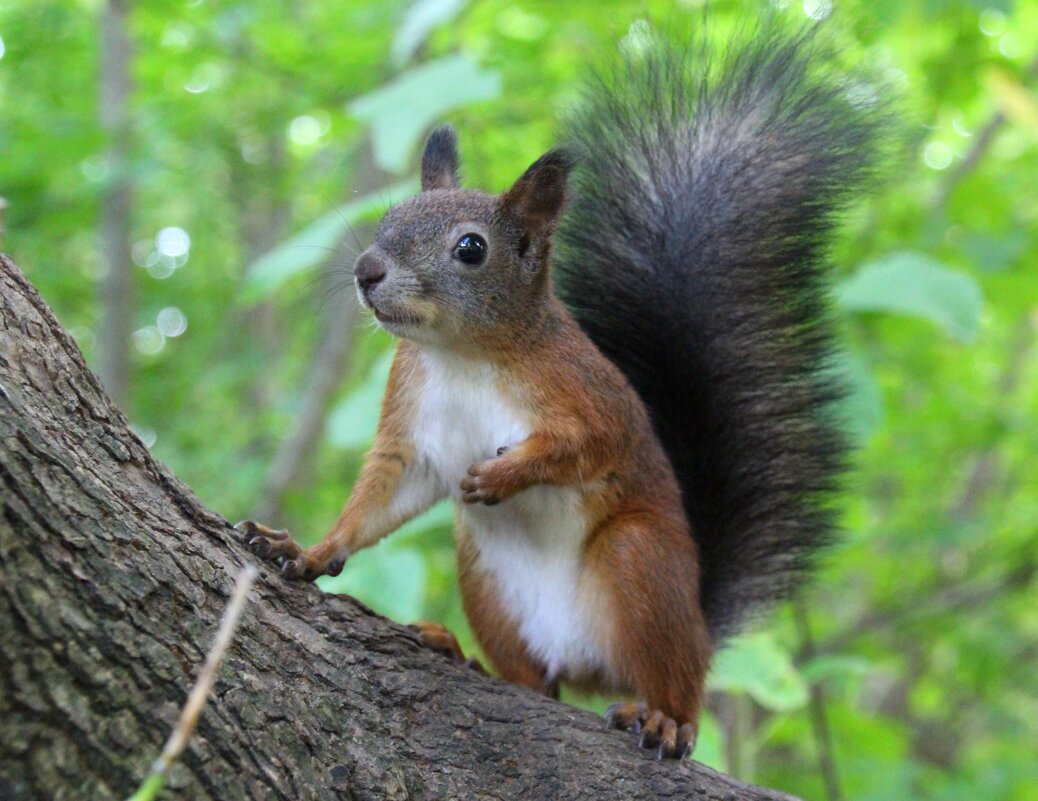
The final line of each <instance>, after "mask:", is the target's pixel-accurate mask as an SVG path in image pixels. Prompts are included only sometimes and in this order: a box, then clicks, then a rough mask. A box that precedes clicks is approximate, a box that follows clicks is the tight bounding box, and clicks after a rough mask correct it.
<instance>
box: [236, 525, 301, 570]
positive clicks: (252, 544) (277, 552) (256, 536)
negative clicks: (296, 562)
mask: <svg viewBox="0 0 1038 801" xmlns="http://www.w3.org/2000/svg"><path fill="white" fill-rule="evenodd" d="M234 527H235V529H237V530H238V531H240V532H241V533H242V541H244V543H245V545H246V547H248V549H249V550H250V551H252V552H253V553H254V554H256V556H258V557H260V558H261V559H271V560H273V559H277V558H278V557H282V556H283V557H285V558H288V559H293V558H295V557H296V556H298V555H299V554H300V552H301V549H300V547H299V546H298V545H296V543H295V541H294V540H293V539H292V537H291V535H290V534H289V533H288V532H287V531H285V530H284V529H273V528H270V527H269V526H264V525H263V524H261V523H254V522H252V521H251V520H242V521H241V522H240V523H237V524H236V525H235V526H234Z"/></svg>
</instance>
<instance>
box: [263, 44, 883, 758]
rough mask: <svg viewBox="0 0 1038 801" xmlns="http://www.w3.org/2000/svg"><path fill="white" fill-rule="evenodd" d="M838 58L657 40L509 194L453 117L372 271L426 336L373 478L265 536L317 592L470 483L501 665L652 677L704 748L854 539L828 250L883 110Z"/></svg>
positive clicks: (525, 671)
mask: <svg viewBox="0 0 1038 801" xmlns="http://www.w3.org/2000/svg"><path fill="white" fill-rule="evenodd" d="M823 49H824V48H822V47H821V46H820V45H819V43H818V41H817V39H816V37H815V35H814V34H813V33H812V32H811V31H802V32H799V33H793V34H786V33H781V32H779V31H777V30H773V31H767V30H763V31H762V30H758V31H756V33H755V34H754V36H753V37H752V39H750V40H748V41H737V42H735V43H734V44H733V45H732V46H730V47H729V48H728V49H727V50H726V51H725V54H724V55H723V56H722V57H720V58H718V59H714V58H713V57H712V56H710V55H709V54H708V53H707V48H706V47H705V45H701V44H699V45H688V44H685V45H673V44H668V43H667V42H665V41H663V40H662V39H655V40H653V41H651V42H650V43H649V44H648V45H647V46H646V47H645V48H643V49H640V50H639V51H638V52H634V53H628V54H627V55H626V56H623V57H622V62H621V63H620V65H619V66H617V67H616V68H615V69H614V72H613V74H611V75H607V76H600V77H598V78H597V79H593V80H592V81H591V82H590V84H589V88H588V89H587V91H586V92H585V96H584V100H583V103H582V105H581V106H580V107H579V109H578V110H577V111H576V112H575V113H574V114H573V115H572V116H571V119H570V120H569V123H568V128H567V131H568V133H567V136H566V146H565V148H564V149H558V150H551V151H549V152H547V153H545V154H544V155H543V156H541V157H540V158H539V159H537V161H535V162H534V163H533V164H532V165H531V166H530V167H529V169H527V170H526V172H525V173H523V175H522V176H521V177H520V178H519V179H518V180H517V181H516V182H515V184H514V185H513V186H512V187H511V188H510V189H508V190H507V191H506V192H504V193H503V194H501V195H493V194H486V193H484V192H479V191H475V190H471V189H462V188H460V185H459V179H458V167H459V163H458V152H457V145H456V137H455V134H454V131H453V129H452V128H450V127H442V128H439V129H437V130H436V131H434V132H433V133H432V135H431V136H430V137H429V139H428V142H427V144H426V146H425V151H424V155H423V158H422V166H421V190H422V191H421V193H420V194H419V195H417V196H416V197H414V198H412V199H410V200H407V201H405V202H403V203H401V204H400V205H398V206H396V207H395V208H393V209H391V210H390V211H389V212H388V213H387V214H386V215H385V218H384V219H383V220H382V222H381V224H380V225H379V227H378V230H377V233H376V234H375V238H374V242H373V244H372V245H371V246H370V247H369V248H368V249H367V250H365V251H364V252H363V253H362V254H361V255H360V257H359V258H358V259H357V262H356V266H355V270H354V272H355V277H356V284H357V290H358V293H359V296H360V299H361V302H362V303H363V304H364V305H365V306H366V307H368V308H369V309H371V311H372V312H373V313H374V316H375V318H376V319H377V320H378V322H379V324H381V325H382V327H383V328H385V329H386V330H387V331H389V332H390V333H392V334H394V335H395V336H397V337H398V338H399V340H400V341H399V344H398V346H397V351H396V357H395V359H394V362H393V367H392V371H391V373H390V377H389V383H388V386H387V388H386V394H385V400H384V403H383V407H382V416H381V421H380V423H379V426H378V432H377V435H376V437H375V442H374V445H373V447H372V449H371V451H370V453H369V454H368V456H367V459H366V461H365V463H364V467H363V469H362V471H361V475H360V478H359V479H358V480H357V483H356V485H355V487H354V488H353V493H352V495H351V496H350V498H349V500H348V502H347V503H346V506H345V508H344V510H343V512H342V514H341V515H340V517H339V519H338V520H337V522H336V523H335V525H334V527H333V528H332V530H331V532H330V533H329V534H328V535H327V536H326V537H325V538H324V540H322V541H321V542H320V543H318V544H317V545H314V546H312V547H309V548H301V547H300V546H298V545H297V544H296V543H295V541H294V540H293V539H292V538H291V537H290V536H289V535H288V534H287V533H286V532H283V531H274V530H272V529H269V528H267V527H265V526H260V525H258V524H255V523H246V524H243V528H244V531H245V538H246V541H247V542H248V544H249V545H250V547H251V548H252V549H253V550H254V551H255V552H256V553H258V554H260V555H261V556H263V557H265V558H269V559H273V560H278V561H280V562H281V565H282V568H281V569H282V573H283V574H284V576H285V577H286V578H288V579H294V580H301V581H311V580H313V579H314V578H316V577H318V576H320V575H323V574H331V575H335V574H337V573H338V572H339V571H341V570H342V569H343V564H344V561H345V560H346V558H347V557H348V556H349V555H350V554H352V553H355V552H357V551H358V550H360V549H362V548H366V547H368V546H370V545H374V544H375V543H376V542H378V541H379V540H380V539H381V538H382V537H384V536H386V535H387V534H389V533H391V532H392V531H394V530H395V529H396V528H398V527H399V526H400V525H401V524H403V523H404V522H406V521H407V520H409V519H410V518H412V517H414V516H416V515H418V514H419V513H421V512H422V511H424V510H425V509H427V508H428V507H429V506H430V505H431V504H433V503H435V502H436V501H437V500H440V499H442V498H450V499H451V500H452V501H453V502H454V504H455V506H456V509H457V515H456V536H457V558H458V581H459V585H460V588H461V596H462V601H463V604H464V608H465V612H466V614H467V616H468V619H469V621H470V622H471V624H472V630H473V632H474V634H475V636H476V638H477V640H478V641H479V644H480V646H481V647H482V650H483V652H484V653H485V655H486V657H487V658H488V659H489V660H490V662H491V663H492V664H493V666H494V668H495V669H496V670H497V671H498V672H499V673H500V675H501V676H503V677H504V678H505V679H508V680H510V681H512V682H515V683H517V684H520V685H523V686H526V687H530V688H533V689H535V690H537V691H540V692H544V693H549V694H553V695H554V694H556V693H557V688H558V685H559V683H560V682H565V683H569V684H572V685H576V686H577V687H581V688H593V689H598V690H604V691H610V692H634V693H637V695H638V697H639V698H640V699H643V700H644V703H628V704H621V705H618V706H616V707H613V708H612V709H611V710H610V712H609V713H608V719H609V722H610V723H611V724H612V725H613V726H616V727H619V728H625V729H631V730H634V731H636V732H639V733H640V735H641V738H640V744H641V745H643V746H645V747H652V748H654V749H656V752H657V755H658V756H660V757H679V758H680V757H682V756H684V755H685V754H687V753H689V752H690V751H691V749H692V748H693V747H694V743H695V739H696V731H697V729H696V727H697V721H698V718H699V714H700V711H701V709H702V705H703V696H704V682H705V678H706V674H707V669H708V667H709V664H710V660H711V656H712V654H713V653H714V651H715V650H716V649H717V648H718V647H719V645H720V644H721V643H722V642H723V640H724V638H725V637H726V636H728V635H729V634H731V633H732V632H733V631H735V630H736V629H737V627H738V626H739V625H740V624H742V623H743V622H745V620H746V619H747V618H748V617H749V616H751V615H752V614H754V613H756V612H758V611H759V610H760V609H763V608H765V607H766V606H767V605H768V604H771V603H773V602H774V601H776V600H777V599H779V598H782V597H785V596H786V595H787V594H788V593H789V592H790V591H791V590H792V589H793V588H795V587H796V585H797V583H798V581H799V580H800V579H801V577H802V576H803V574H804V572H805V569H806V568H807V567H808V566H809V564H810V557H811V555H812V553H814V552H815V551H816V550H817V549H818V548H819V547H820V546H822V545H824V544H825V543H826V542H827V541H829V540H830V539H831V536H832V532H833V528H834V526H833V519H832V512H831V509H830V506H831V504H830V503H829V500H830V496H831V493H832V490H833V487H834V480H835V478H836V477H837V476H838V474H839V470H840V468H841V463H842V459H843V454H844V447H843V444H842V440H841V436H840V433H839V426H838V425H837V423H836V421H835V418H834V414H833V412H834V405H833V404H834V401H835V400H836V399H837V397H838V394H839V393H838V390H837V389H836V388H835V384H834V380H833V377H832V375H831V373H827V372H826V370H825V369H823V368H825V367H826V366H827V365H828V364H829V357H830V356H831V352H832V336H831V334H830V332H829V329H828V325H827V322H826V320H827V313H828V312H827V307H826V303H825V273H826V270H825V268H826V262H825V252H824V251H825V240H826V239H827V237H828V235H829V234H830V233H831V230H832V228H833V224H834V220H833V217H834V213H835V212H836V211H838V210H839V209H840V208H841V207H842V206H843V205H845V204H846V202H848V201H849V200H850V199H852V197H853V196H854V195H855V194H856V193H857V191H858V190H859V189H860V188H861V186H862V185H863V182H864V180H865V179H866V178H867V177H868V175H869V174H870V171H871V169H872V167H871V165H872V163H873V162H874V160H875V154H876V152H877V148H878V141H877V140H878V139H879V130H880V126H879V125H878V124H877V120H878V110H877V109H876V108H875V107H874V106H873V105H870V103H869V102H861V99H860V98H856V96H855V95H854V94H853V93H851V92H849V91H847V87H848V86H849V85H850V84H849V83H848V79H847V75H846V74H844V73H841V72H840V71H839V68H838V67H836V66H834V65H833V64H832V63H830V62H829V61H828V60H826V56H825V55H824V54H823V52H822V51H823ZM574 168H575V175H574V179H575V180H574V181H573V183H574V186H573V191H572V193H569V190H568V183H569V174H570V172H571V170H573V169H574ZM568 193H569V194H572V197H571V198H570V199H569V203H568V207H567V194H568ZM423 632H424V633H425V634H426V636H427V638H428V639H429V641H430V642H431V643H433V644H438V645H439V647H441V648H447V649H448V650H450V651H455V652H457V651H458V649H457V648H456V645H455V644H453V638H451V636H450V635H449V633H447V632H446V631H445V630H442V629H437V628H436V627H434V626H426V627H425V628H424V629H423ZM456 655H457V656H458V657H459V658H461V657H460V652H458V653H457V654H456Z"/></svg>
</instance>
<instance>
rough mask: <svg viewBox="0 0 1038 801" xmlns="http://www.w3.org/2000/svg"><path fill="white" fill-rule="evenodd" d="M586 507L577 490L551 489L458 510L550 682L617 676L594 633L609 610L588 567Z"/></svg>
mask: <svg viewBox="0 0 1038 801" xmlns="http://www.w3.org/2000/svg"><path fill="white" fill-rule="evenodd" d="M582 507H583V504H582V502H581V497H580V493H579V491H578V490H576V489H574V488H566V487H549V486H539V487H530V488H529V489H527V490H525V491H523V492H521V493H520V494H519V495H517V496H515V497H514V498H512V499H510V500H508V501H506V502H504V503H502V504H500V505H498V506H494V507H491V508H488V507H485V506H468V505H465V504H459V505H458V509H459V516H460V522H461V523H462V525H464V526H465V528H466V530H467V532H468V535H469V537H470V538H471V541H472V545H473V546H474V547H475V549H476V551H477V552H478V554H479V562H480V565H481V566H482V567H483V568H484V569H485V570H486V571H487V573H488V574H489V576H490V577H491V578H492V580H493V581H494V585H495V590H496V592H497V595H498V597H499V598H500V600H501V603H502V604H503V606H504V607H505V609H506V610H507V611H508V613H509V615H510V617H511V618H512V619H513V620H514V621H515V623H516V625H517V626H518V628H519V634H520V637H521V638H522V640H523V643H524V644H525V646H526V648H527V649H528V650H529V652H530V653H531V655H533V656H534V657H535V658H536V659H537V660H538V661H540V662H542V663H543V664H544V665H545V667H546V668H547V672H548V678H549V679H550V680H554V679H556V678H562V679H568V680H574V681H579V680H581V679H582V678H586V677H589V676H596V675H604V674H608V673H610V672H611V671H610V670H609V666H608V664H607V662H606V659H605V653H604V648H603V643H602V642H601V639H600V637H601V635H602V634H604V632H603V631H602V630H601V627H600V626H596V625H595V621H596V619H601V617H602V613H603V612H604V611H605V610H603V609H602V608H601V604H596V599H595V597H594V592H593V589H594V588H593V587H591V586H589V583H588V575H587V571H585V570H584V569H583V567H582V546H583V542H584V538H585V535H586V530H587V522H586V519H585V515H584V511H583V508H582ZM596 613H597V614H596ZM596 635H597V636H596Z"/></svg>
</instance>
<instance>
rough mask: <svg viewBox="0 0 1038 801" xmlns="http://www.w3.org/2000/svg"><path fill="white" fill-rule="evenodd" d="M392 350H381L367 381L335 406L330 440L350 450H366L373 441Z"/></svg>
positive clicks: (366, 378)
mask: <svg viewBox="0 0 1038 801" xmlns="http://www.w3.org/2000/svg"><path fill="white" fill-rule="evenodd" d="M393 353H394V351H392V350H390V351H387V352H386V353H384V354H382V356H381V357H379V359H378V361H376V362H375V364H374V365H372V367H371V369H370V370H369V371H368V374H367V376H366V377H365V378H364V382H363V383H362V384H361V385H360V386H359V387H357V388H356V389H355V390H353V392H351V393H350V394H348V395H347V396H346V397H345V398H344V399H343V401H342V402H341V403H340V404H339V405H338V406H336V407H335V408H334V409H333V410H332V413H331V414H330V415H329V416H328V424H327V427H326V435H327V437H328V442H329V443H330V444H332V445H334V446H335V447H337V448H345V449H347V450H366V449H367V448H368V447H369V446H370V445H371V441H372V439H374V437H375V430H376V429H377V428H378V418H379V414H380V413H381V410H382V396H383V395H384V394H385V391H386V382H387V381H388V380H389V368H390V367H391V366H392V364H393Z"/></svg>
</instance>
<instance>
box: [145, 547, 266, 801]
mask: <svg viewBox="0 0 1038 801" xmlns="http://www.w3.org/2000/svg"><path fill="white" fill-rule="evenodd" d="M257 575H259V574H258V571H257V570H256V568H255V567H253V566H252V565H249V564H247V565H245V566H244V567H243V568H242V569H241V572H240V573H238V581H237V583H236V584H235V585H234V593H233V594H232V595H231V600H230V602H229V603H228V604H227V608H226V609H225V610H224V613H223V619H222V620H221V621H220V628H219V629H217V632H216V639H215V640H213V645H212V647H211V648H210V649H209V653H208V654H206V657H205V664H203V665H202V670H201V671H200V672H199V674H198V679H196V681H195V686H194V687H192V688H191V693H190V695H188V697H187V702H186V703H185V704H184V708H183V709H182V710H181V712H180V720H179V721H177V725H176V728H174V729H173V733H172V734H170V736H169V739H168V740H167V741H166V745H165V747H164V748H163V749H162V753H161V754H160V755H159V758H158V759H156V760H155V763H154V764H153V765H152V766H151V771H150V772H149V773H148V776H147V777H146V778H145V779H144V782H143V783H142V784H141V786H140V788H139V789H138V790H137V792H135V793H134V794H133V795H132V796H130V798H129V799H128V801H151V799H153V798H155V796H156V795H157V794H158V792H159V791H160V790H161V789H162V786H163V785H164V784H165V781H166V774H167V773H169V769H170V768H171V767H172V766H173V763H174V762H176V761H177V759H178V758H179V757H180V754H181V753H182V752H183V751H184V748H186V747H187V743H188V740H189V739H190V738H191V734H192V733H193V732H194V730H195V726H196V725H197V724H198V716H199V715H201V714H202V708H203V707H204V706H205V702H206V701H208V700H209V696H210V695H211V694H212V692H213V685H214V684H215V683H216V676H217V673H218V671H219V669H220V664H221V663H222V662H223V657H224V654H226V653H227V648H228V647H229V646H230V644H231V641H232V640H233V639H234V630H235V629H236V628H237V626H238V620H239V619H240V618H241V613H242V611H243V610H244V609H245V599H246V598H247V597H248V594H249V590H250V589H251V588H252V584H253V582H255V581H256V576H257Z"/></svg>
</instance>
